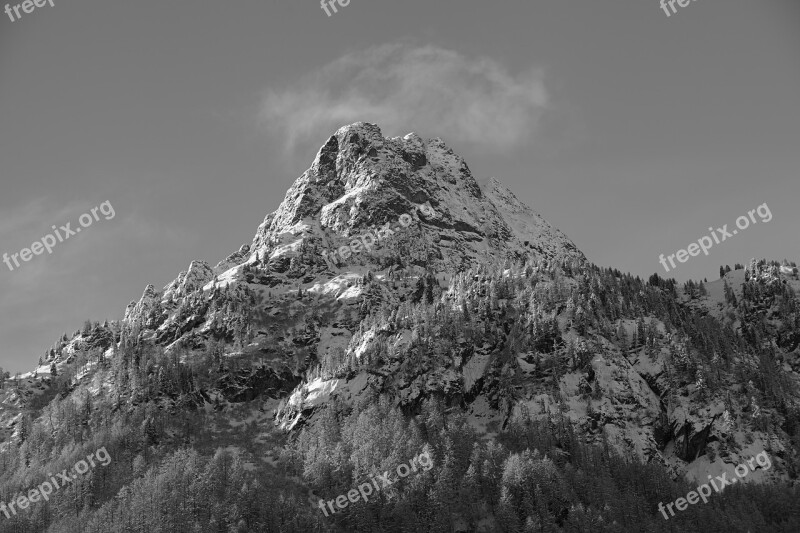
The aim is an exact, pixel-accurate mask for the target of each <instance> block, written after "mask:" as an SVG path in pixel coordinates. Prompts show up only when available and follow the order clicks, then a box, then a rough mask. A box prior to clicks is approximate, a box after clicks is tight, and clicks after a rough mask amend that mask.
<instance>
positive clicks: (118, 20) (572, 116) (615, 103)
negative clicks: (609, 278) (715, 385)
mask: <svg viewBox="0 0 800 533" xmlns="http://www.w3.org/2000/svg"><path fill="white" fill-rule="evenodd" d="M53 1H54V6H53V7H50V6H49V5H45V6H43V7H40V8H36V9H35V10H34V11H33V12H32V13H29V14H24V13H23V14H22V18H20V19H19V20H15V21H13V22H12V21H11V20H9V18H8V16H7V15H5V14H4V13H0V124H2V127H0V162H2V164H0V184H1V186H2V189H1V190H0V254H1V253H3V252H6V253H8V254H12V253H18V252H19V251H20V250H21V249H22V248H25V247H29V246H30V245H31V243H32V242H34V241H35V240H39V239H41V238H42V237H43V236H44V235H45V234H47V233H49V232H51V226H53V225H57V226H61V225H65V224H66V223H67V222H71V223H72V228H73V229H74V228H75V227H76V226H78V222H77V221H78V217H79V216H80V215H81V214H83V213H86V212H88V211H89V210H91V208H93V207H95V206H98V205H100V204H101V203H102V202H104V201H109V202H110V203H111V204H112V206H113V208H114V211H115V217H114V218H113V219H110V220H105V218H104V217H103V216H102V215H101V216H100V219H99V220H98V221H96V222H94V223H93V225H92V226H91V227H87V228H86V229H84V230H83V232H82V233H80V234H78V235H75V236H73V237H71V238H70V239H68V240H66V241H65V242H63V243H59V244H57V246H56V247H55V248H53V253H52V254H51V255H48V254H47V253H46V252H45V253H44V254H43V255H39V256H34V257H33V259H32V260H31V261H30V262H27V263H22V265H21V266H20V268H18V269H15V270H14V271H13V272H12V271H9V269H8V268H7V267H6V266H5V265H4V264H2V263H0V313H1V314H0V316H2V319H3V320H2V322H0V365H1V366H2V367H3V368H4V369H7V370H10V371H12V372H14V371H27V370H30V369H32V367H33V365H34V364H35V362H36V361H37V359H38V357H39V356H40V355H42V354H43V353H44V351H45V349H46V348H47V347H49V346H50V345H51V344H52V343H53V342H54V341H55V340H56V339H57V337H58V336H59V335H60V334H61V333H62V332H64V331H67V332H70V333H71V332H72V331H74V330H75V329H78V328H79V327H80V326H81V325H82V323H83V321H84V320H85V319H87V318H91V319H93V320H94V319H98V320H103V319H105V318H109V319H114V318H120V317H121V314H122V312H123V311H124V308H125V305H126V304H127V303H128V302H129V301H131V300H134V299H138V298H139V297H140V295H141V293H142V290H143V289H144V287H145V285H146V284H148V283H153V284H154V285H155V286H156V287H157V288H161V287H163V286H164V285H165V284H167V283H168V282H169V281H171V280H172V279H174V278H175V277H176V276H177V274H178V273H179V272H180V271H181V270H184V269H186V267H187V266H188V265H189V263H190V261H191V260H192V259H203V260H206V261H208V262H209V263H211V264H212V266H213V265H214V264H215V263H216V262H217V261H219V260H221V259H223V258H224V257H225V256H226V255H227V254H228V253H230V252H232V251H235V250H236V249H238V247H239V246H240V245H241V244H242V243H245V242H250V240H251V238H252V236H253V234H254V233H255V230H256V227H257V226H258V224H259V223H260V222H261V221H262V220H263V217H264V216H265V215H266V214H267V213H269V212H270V211H272V210H274V209H275V208H276V207H277V206H278V205H279V203H280V201H281V200H282V199H283V196H284V194H285V191H286V189H287V188H288V187H289V186H290V184H291V183H292V182H293V181H294V179H295V178H296V177H297V176H299V175H300V174H301V173H302V172H303V171H304V170H305V169H306V168H307V166H308V165H309V164H310V163H311V161H312V159H313V157H314V155H315V153H316V150H317V149H318V147H319V146H320V145H321V144H322V143H323V142H324V141H325V140H326V139H327V138H328V136H329V135H330V134H331V133H333V131H334V130H335V129H336V128H337V127H338V126H340V125H343V124H346V123H350V122H354V121H357V120H366V121H370V122H377V123H378V124H379V125H380V126H381V127H382V129H383V131H384V134H387V135H399V134H405V133H408V132H410V131H416V132H417V133H419V134H420V135H422V136H423V137H426V138H427V137H434V136H441V137H442V138H444V139H445V141H447V142H448V144H450V145H451V146H452V147H453V148H454V149H455V150H456V151H457V152H458V153H460V154H461V155H462V156H464V157H465V158H466V160H467V162H468V164H469V165H470V167H471V168H472V170H473V173H474V174H475V176H476V178H478V179H480V178H485V177H489V176H495V177H497V178H498V179H499V180H500V181H502V182H503V183H505V184H506V185H507V186H509V187H510V188H511V189H512V190H513V191H514V192H515V193H516V194H517V195H518V196H519V197H520V199H521V200H523V201H525V202H526V203H528V204H529V205H531V206H532V207H533V208H534V209H535V210H536V211H538V212H539V213H541V214H542V216H544V217H545V218H546V219H547V220H548V221H550V222H551V223H552V224H554V225H555V226H557V227H559V228H560V229H562V230H563V231H564V232H566V234H567V235H568V236H569V237H571V238H572V239H573V240H574V242H575V243H576V244H577V245H578V247H579V248H581V249H582V250H583V251H584V253H586V255H587V256H588V257H589V258H590V260H592V261H594V262H595V263H597V264H599V265H602V266H608V265H611V266H615V267H617V268H619V269H620V270H623V271H630V272H633V273H634V274H637V275H640V276H643V277H645V276H649V275H650V274H652V273H653V272H659V273H660V274H661V275H665V276H671V275H673V274H674V276H675V277H676V278H677V279H679V280H681V281H683V280H686V279H688V278H695V279H697V278H700V279H702V278H704V277H707V278H709V280H710V279H716V277H718V274H717V273H718V269H719V265H720V264H730V265H731V266H733V264H734V263H735V262H745V261H747V260H748V259H749V258H751V257H761V256H766V257H769V258H775V259H782V258H784V257H785V258H788V259H790V260H800V257H798V256H800V253H799V252H800V249H799V248H798V247H799V245H798V238H797V232H798V230H800V215H798V210H797V208H796V206H795V203H796V200H797V199H798V197H799V195H798V193H799V192H800V186H799V185H798V183H800V180H798V171H800V150H798V148H800V104H798V96H800V3H798V2H796V1H794V0H759V1H758V2H753V1H749V0H698V1H696V2H692V3H690V4H689V5H688V6H686V7H684V8H680V7H678V6H677V5H676V8H677V9H678V12H677V13H676V14H673V15H672V16H670V17H667V16H666V14H665V13H664V12H663V11H662V10H661V8H660V7H659V3H658V1H657V0H615V1H613V2H611V1H608V2H598V1H596V0H559V1H558V2H555V1H552V0H547V1H543V0H524V1H523V0H520V1H511V0H508V1H504V0H495V1H492V2H489V1H482V2H478V1H474V0H395V1H388V0H369V1H367V0H351V2H350V4H349V5H348V6H347V7H339V8H338V13H336V14H333V15H332V16H330V17H328V16H326V14H325V12H324V11H323V10H322V9H321V8H320V4H319V3H318V2H316V1H314V0H273V1H255V0H252V1H244V0H237V1H228V2H219V1H215V2H210V1H206V0H192V1H189V0H171V1H169V2H164V1H163V0H161V1H154V0H137V1H136V2H121V1H104V2H101V1H99V0H53ZM0 7H2V4H0ZM763 203H767V204H768V206H769V208H770V211H771V212H772V214H773V219H772V220H771V221H770V222H768V223H762V222H761V221H760V218H758V215H756V218H757V219H758V220H759V223H758V224H756V225H753V226H751V227H750V228H748V229H747V230H744V231H741V232H740V233H739V234H738V235H736V236H734V237H732V238H730V239H728V240H727V241H725V242H723V243H721V244H719V245H716V246H715V247H713V248H712V249H711V250H710V255H709V256H708V257H705V256H703V255H701V256H699V257H691V258H690V259H689V260H688V262H686V263H684V264H678V268H677V269H675V270H674V271H673V272H670V273H669V274H667V273H666V272H665V271H664V270H663V268H662V267H661V265H660V264H659V263H658V256H659V254H661V253H663V254H672V253H675V252H676V251H677V250H678V249H681V248H686V246H687V245H688V244H689V243H691V242H693V241H697V240H698V239H699V238H701V237H703V236H704V235H707V234H708V233H709V232H708V227H709V226H713V227H715V228H716V227H721V226H722V225H723V224H728V229H729V230H730V229H732V228H734V227H735V221H736V218H737V217H738V216H740V215H746V213H747V211H748V210H752V209H756V207H757V206H759V205H760V204H763Z"/></svg>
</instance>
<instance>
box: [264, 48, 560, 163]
mask: <svg viewBox="0 0 800 533" xmlns="http://www.w3.org/2000/svg"><path fill="white" fill-rule="evenodd" d="M542 77H543V76H542V74H541V71H538V70H535V69H530V70H528V71H525V72H520V73H517V74H514V73H512V72H510V71H509V70H508V69H507V68H506V67H505V66H504V65H502V64H500V63H498V62H497V61H495V60H493V59H490V58H486V57H483V58H468V57H465V56H464V55H461V54H459V53H457V52H454V51H451V50H446V49H443V48H439V47H436V46H423V47H411V46H409V45H404V44H390V45H382V46H379V47H374V48H370V49H367V50H363V51H357V52H353V53H349V54H346V55H344V56H342V57H340V58H339V59H337V60H335V61H334V62H333V63H331V64H329V65H327V66H325V67H322V68H321V69H319V70H317V71H315V72H311V73H308V74H306V75H305V76H304V77H303V78H301V79H300V80H298V81H297V82H296V83H292V84H290V85H288V86H286V87H283V88H281V89H275V88H271V89H269V90H268V91H267V93H266V95H265V97H264V100H263V103H262V108H261V119H262V120H263V121H264V122H265V124H266V125H267V127H268V128H269V129H270V130H271V131H273V132H275V133H276V134H280V135H281V136H282V137H283V138H284V140H285V142H286V148H287V149H289V150H291V149H293V148H295V147H296V146H297V144H299V143H301V142H305V141H309V140H313V141H315V142H319V141H321V140H322V139H321V137H322V136H326V135H329V134H330V133H332V132H333V131H335V130H336V129H337V128H339V127H340V126H343V125H345V124H349V123H352V122H357V121H365V122H373V123H376V124H378V125H379V126H380V127H381V129H382V131H383V133H384V135H404V134H406V133H408V132H411V131H416V132H417V133H419V134H421V135H423V136H425V137H435V136H439V137H442V138H444V139H445V140H446V141H448V142H461V143H471V144H475V145H477V146H479V147H483V148H485V149H494V150H498V151H505V150H508V149H512V148H515V147H517V146H520V145H523V144H530V143H531V137H532V136H534V135H535V133H536V132H537V129H538V125H539V122H540V118H541V116H542V113H543V112H544V111H545V110H546V108H547V104H548V96H547V92H546V91H545V88H544V83H543V81H542Z"/></svg>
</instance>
